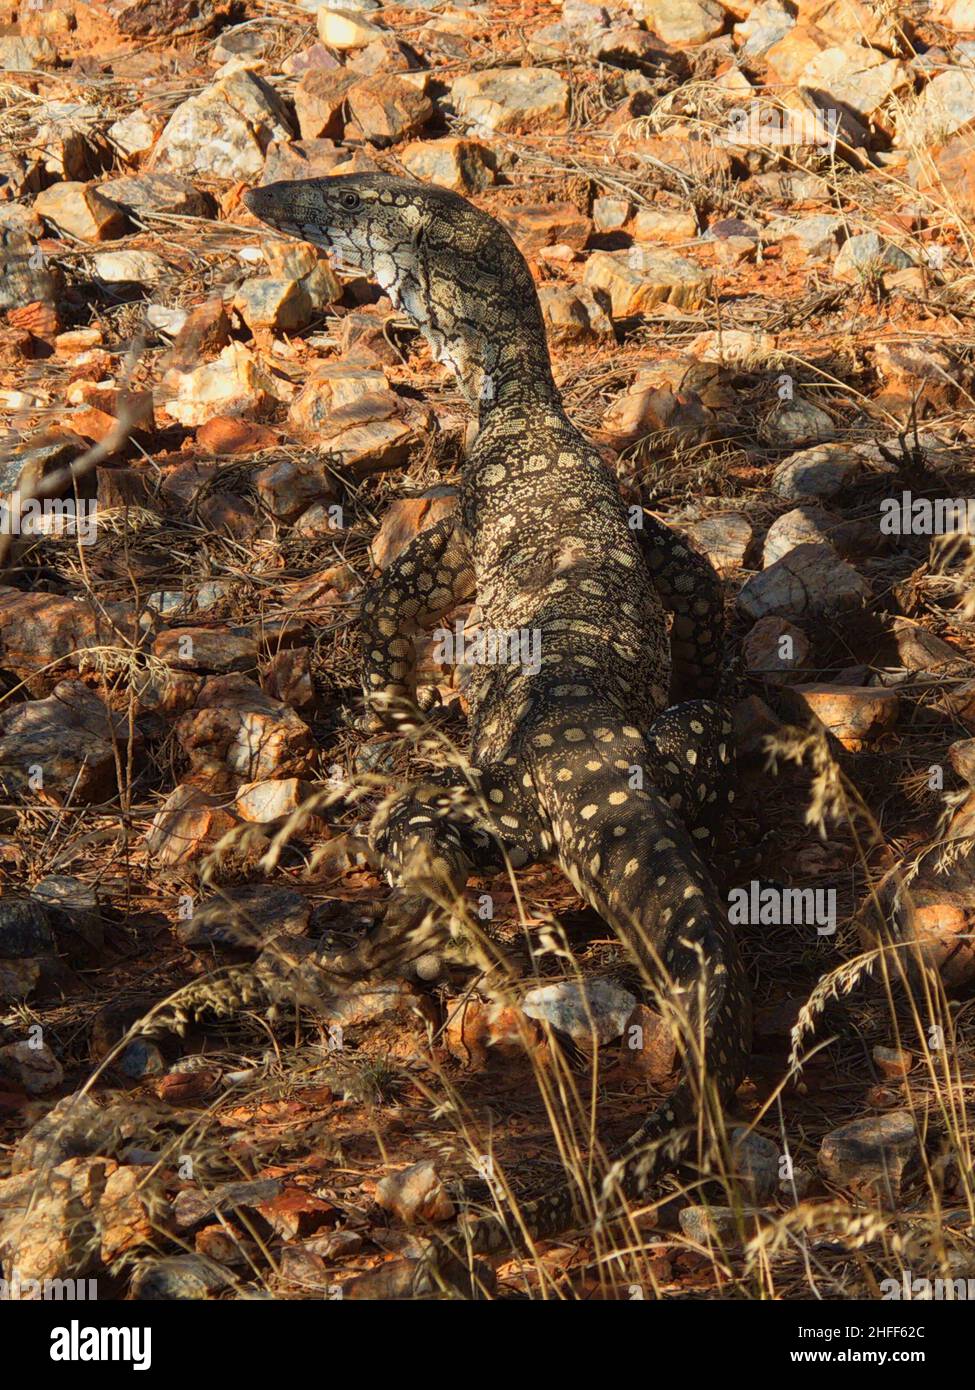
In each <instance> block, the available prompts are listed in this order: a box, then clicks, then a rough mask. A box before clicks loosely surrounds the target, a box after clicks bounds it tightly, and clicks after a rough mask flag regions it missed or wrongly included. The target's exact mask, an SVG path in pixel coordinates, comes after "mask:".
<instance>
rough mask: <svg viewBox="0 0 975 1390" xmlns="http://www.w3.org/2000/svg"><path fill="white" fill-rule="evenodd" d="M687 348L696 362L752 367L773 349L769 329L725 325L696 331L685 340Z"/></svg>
mask: <svg viewBox="0 0 975 1390" xmlns="http://www.w3.org/2000/svg"><path fill="white" fill-rule="evenodd" d="M687 350H688V352H689V353H690V355H691V356H692V357H696V358H697V359H698V361H699V362H720V363H721V364H722V365H726V366H743V367H756V366H759V365H761V364H762V363H764V362H767V361H768V359H769V357H770V356H771V355H772V354H773V353H774V351H775V339H774V338H773V336H772V335H771V333H752V332H751V331H750V330H748V329H743V328H729V329H725V330H724V331H722V332H721V333H714V332H711V333H699V334H698V336H697V337H696V338H695V339H694V340H693V342H691V343H689V344H688V349H687Z"/></svg>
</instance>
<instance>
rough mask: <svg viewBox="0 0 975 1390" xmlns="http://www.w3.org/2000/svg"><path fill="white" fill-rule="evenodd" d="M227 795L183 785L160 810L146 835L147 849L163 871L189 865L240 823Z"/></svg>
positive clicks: (168, 797) (153, 860)
mask: <svg viewBox="0 0 975 1390" xmlns="http://www.w3.org/2000/svg"><path fill="white" fill-rule="evenodd" d="M225 803H226V797H223V796H216V795H210V794H208V793H206V792H202V791H200V789H199V788H198V787H189V786H180V787H177V788H176V789H175V790H174V791H172V792H170V794H169V796H167V798H166V800H165V801H164V802H163V804H162V805H161V806H160V808H159V810H158V811H157V812H156V814H155V816H154V818H153V821H152V824H151V825H150V827H149V832H148V834H147V835H146V853H147V854H148V855H149V857H150V859H151V861H152V862H153V864H154V865H155V867H156V868H157V869H158V870H160V871H163V872H167V871H170V870H179V869H184V868H188V867H189V866H190V865H192V864H194V863H195V862H196V861H197V860H198V859H199V858H201V856H202V855H203V854H204V853H205V852H207V851H208V850H211V849H212V848H213V846H214V845H215V844H217V842H218V841H219V840H220V839H222V837H223V836H224V835H226V833H227V832H228V830H232V829H233V828H234V826H235V825H236V824H237V822H236V820H235V818H234V817H233V816H232V815H230V814H229V812H228V811H227V810H226V809H225Z"/></svg>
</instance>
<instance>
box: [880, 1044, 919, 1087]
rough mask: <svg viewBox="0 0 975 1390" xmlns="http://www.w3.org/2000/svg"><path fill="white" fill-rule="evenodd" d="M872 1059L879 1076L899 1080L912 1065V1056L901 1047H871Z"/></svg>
mask: <svg viewBox="0 0 975 1390" xmlns="http://www.w3.org/2000/svg"><path fill="white" fill-rule="evenodd" d="M873 1060H874V1061H875V1062H876V1064H877V1070H878V1071H879V1072H880V1074H881V1076H885V1077H887V1078H888V1080H891V1081H893V1080H899V1079H900V1078H901V1077H903V1076H906V1075H907V1073H908V1072H909V1071H910V1070H911V1068H912V1067H913V1065H914V1058H913V1057H912V1056H911V1054H910V1053H909V1052H907V1051H906V1050H905V1049H904V1048H902V1047H880V1046H879V1045H878V1046H877V1047H875V1048H874V1049H873Z"/></svg>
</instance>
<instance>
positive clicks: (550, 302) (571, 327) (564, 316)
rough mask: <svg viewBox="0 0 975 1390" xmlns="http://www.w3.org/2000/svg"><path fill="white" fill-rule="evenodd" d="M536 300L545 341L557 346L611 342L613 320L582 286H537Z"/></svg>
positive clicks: (601, 304)
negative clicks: (540, 310) (544, 332)
mask: <svg viewBox="0 0 975 1390" xmlns="http://www.w3.org/2000/svg"><path fill="white" fill-rule="evenodd" d="M538 300H539V303H540V304H541V306H542V317H543V318H544V320H545V328H546V330H547V332H548V337H549V341H550V342H551V343H553V344H555V346H557V347H567V346H569V345H571V344H574V343H595V342H601V341H602V342H607V341H609V342H615V339H616V334H615V332H614V329H613V320H612V318H611V317H610V315H609V313H608V312H607V309H608V302H607V304H606V307H604V304H603V303H601V302H600V300H604V301H605V300H606V296H605V294H604V293H599V295H598V297H597V294H596V293H594V292H593V291H592V290H591V289H588V288H587V287H586V286H584V285H557V284H545V285H539V287H538Z"/></svg>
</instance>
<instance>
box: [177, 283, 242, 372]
mask: <svg viewBox="0 0 975 1390" xmlns="http://www.w3.org/2000/svg"><path fill="white" fill-rule="evenodd" d="M229 342H230V318H229V316H228V314H227V310H226V308H225V306H224V302H223V300H222V299H207V300H204V302H203V303H202V304H197V305H196V306H195V308H193V309H191V310H190V312H189V314H188V315H187V318H186V321H185V322H184V324H183V325H182V327H181V328H180V329H179V332H178V333H177V335H176V338H175V340H174V342H173V347H172V351H171V352H170V354H169V367H170V368H171V369H172V370H174V371H177V372H187V371H192V370H193V369H194V368H196V367H197V366H198V364H199V361H200V358H201V357H210V356H212V355H213V354H214V353H217V352H219V351H220V350H221V348H225V347H226V346H227V344H228V343H229Z"/></svg>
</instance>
